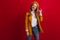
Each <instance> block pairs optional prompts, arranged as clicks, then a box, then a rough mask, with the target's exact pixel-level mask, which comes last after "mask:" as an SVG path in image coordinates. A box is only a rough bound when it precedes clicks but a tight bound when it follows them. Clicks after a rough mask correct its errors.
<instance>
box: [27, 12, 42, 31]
mask: <svg viewBox="0 0 60 40" xmlns="http://www.w3.org/2000/svg"><path fill="white" fill-rule="evenodd" d="M31 14H32V22H31V25H32V27H35V26H36V25H37V19H36V17H35V13H34V12H33V11H32V12H31ZM40 16H42V11H40ZM26 31H28V29H26Z"/></svg>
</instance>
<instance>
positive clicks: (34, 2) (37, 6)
mask: <svg viewBox="0 0 60 40" xmlns="http://www.w3.org/2000/svg"><path fill="white" fill-rule="evenodd" d="M34 4H36V5H37V7H36V9H35V13H36V12H37V11H38V8H39V4H38V3H37V2H36V1H34V2H32V4H31V6H30V11H32V6H33V5H34Z"/></svg>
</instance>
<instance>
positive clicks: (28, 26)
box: [25, 12, 43, 35]
mask: <svg viewBox="0 0 60 40" xmlns="http://www.w3.org/2000/svg"><path fill="white" fill-rule="evenodd" d="M36 17H37V20H38V22H37V23H38V29H39V31H40V32H43V30H42V27H41V25H40V22H41V21H42V20H43V17H42V16H40V15H39V13H36ZM31 22H32V15H31V13H30V12H27V13H26V18H25V28H26V30H28V32H29V35H32V26H31Z"/></svg>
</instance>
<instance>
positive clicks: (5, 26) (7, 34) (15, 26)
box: [0, 0, 60, 40]
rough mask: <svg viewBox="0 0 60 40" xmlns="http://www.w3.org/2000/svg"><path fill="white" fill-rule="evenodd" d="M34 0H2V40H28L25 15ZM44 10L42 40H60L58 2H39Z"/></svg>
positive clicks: (0, 24)
mask: <svg viewBox="0 0 60 40" xmlns="http://www.w3.org/2000/svg"><path fill="white" fill-rule="evenodd" d="M32 1H33V0H0V40H26V33H25V27H24V25H25V24H24V21H25V13H26V12H27V11H28V10H29V8H30V4H31V2H32ZM37 2H38V3H39V4H40V7H41V8H42V9H43V18H44V20H43V22H42V23H41V25H42V28H43V30H44V33H43V34H42V33H41V34H40V39H41V40H60V38H59V36H60V31H59V30H60V19H59V17H60V14H59V13H60V12H59V11H60V10H59V9H60V8H59V7H60V6H58V5H59V1H58V0H37Z"/></svg>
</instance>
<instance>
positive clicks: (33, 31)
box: [27, 26, 39, 40]
mask: <svg viewBox="0 0 60 40" xmlns="http://www.w3.org/2000/svg"><path fill="white" fill-rule="evenodd" d="M32 33H33V35H34V38H35V40H39V32H38V28H37V26H35V27H33V28H32ZM27 40H32V35H29V36H27Z"/></svg>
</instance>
